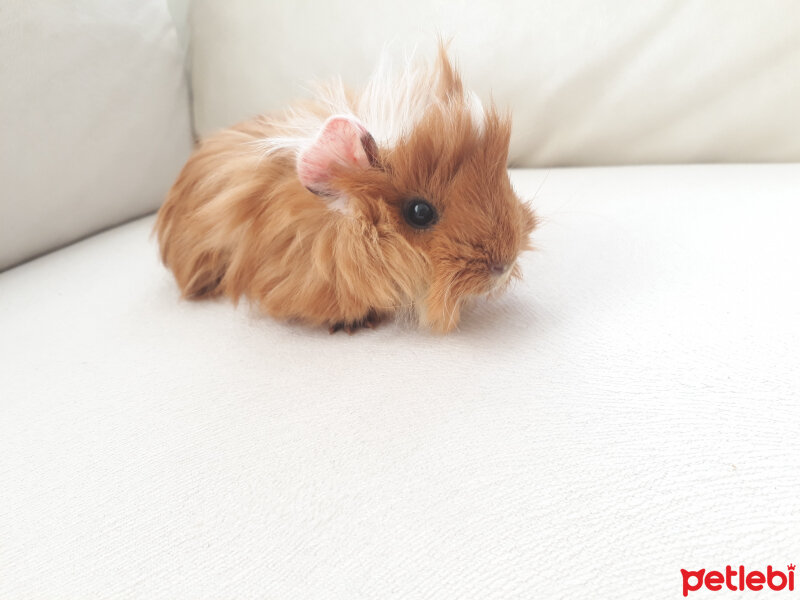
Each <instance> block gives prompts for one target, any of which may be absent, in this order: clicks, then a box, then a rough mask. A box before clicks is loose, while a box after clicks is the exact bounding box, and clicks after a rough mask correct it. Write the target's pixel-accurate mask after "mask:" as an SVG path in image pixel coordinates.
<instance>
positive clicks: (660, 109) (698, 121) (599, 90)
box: [192, 0, 800, 166]
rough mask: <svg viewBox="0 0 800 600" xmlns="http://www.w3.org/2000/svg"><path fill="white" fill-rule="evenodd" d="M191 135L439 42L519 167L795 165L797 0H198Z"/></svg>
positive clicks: (799, 80) (799, 138)
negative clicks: (502, 126)
mask: <svg viewBox="0 0 800 600" xmlns="http://www.w3.org/2000/svg"><path fill="white" fill-rule="evenodd" d="M193 8H194V10H193V15H192V16H193V18H192V38H193V39H192V44H193V48H194V62H193V88H194V114H195V125H196V128H197V129H198V131H199V132H201V133H208V132H209V131H211V130H214V129H216V128H219V127H223V126H227V125H230V124H232V123H234V122H236V121H239V120H241V119H244V118H248V117H250V116H252V115H254V114H256V113H259V112H263V111H273V110H278V109H283V108H284V107H285V106H286V105H287V103H289V102H290V101H292V100H293V99H294V98H296V97H298V96H302V95H304V86H305V85H306V84H307V82H308V81H309V80H313V79H316V78H320V77H322V78H325V77H333V76H338V75H342V76H343V77H344V79H345V81H346V82H350V83H351V84H353V85H357V84H359V83H361V82H362V81H363V80H364V79H365V78H366V76H367V74H368V73H369V72H370V70H371V69H372V68H374V66H375V63H376V61H377V58H378V55H379V54H380V52H381V49H382V48H383V46H384V45H385V44H387V42H388V45H389V52H390V54H394V55H401V54H402V53H403V52H404V51H405V50H407V49H408V48H411V47H413V46H415V45H418V47H419V54H420V55H422V56H432V51H431V50H432V46H433V41H434V39H435V35H436V32H439V33H441V34H442V35H443V36H444V37H452V38H453V44H452V54H453V56H454V57H456V58H457V59H458V60H459V61H460V63H461V64H462V66H463V68H464V71H465V74H466V79H467V82H468V83H469V84H470V85H471V86H473V87H475V88H476V90H477V91H478V92H479V94H480V95H481V96H482V97H483V98H484V99H488V98H489V97H490V96H492V97H494V99H495V100H496V101H497V102H498V103H499V104H500V105H503V106H508V107H510V108H512V109H513V114H514V123H515V128H514V132H513V139H512V146H511V156H510V158H511V162H512V164H515V165H517V166H536V165H592V164H639V163H661V162H726V161H731V162H763V161H800V110H798V109H797V107H798V106H800V77H799V76H798V73H800V52H798V42H797V40H798V39H800V4H798V3H797V2H796V1H795V0H771V1H769V2H752V1H751V0H727V1H725V2H708V1H706V0H691V1H688V2H679V3H675V2H668V3H658V2H638V3H631V2H628V1H627V0H598V1H595V2H586V1H584V0H559V1H557V2H554V1H552V0H533V1H532V0H509V1H506V2H503V3H502V4H498V3H497V2H490V1H488V0H480V1H476V2H458V3H453V2H449V1H446V0H406V1H404V2H386V3H381V4H380V5H379V6H378V5H376V3H375V2H374V1H371V0H329V1H327V2H319V3H315V4H314V5H313V9H311V8H310V5H309V4H308V3H305V2H291V3H290V2H262V1H261V0H229V1H227V2H217V1H215V0H196V1H195V2H194V7H193Z"/></svg>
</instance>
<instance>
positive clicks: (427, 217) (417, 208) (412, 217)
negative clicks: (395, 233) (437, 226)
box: [403, 198, 437, 229]
mask: <svg viewBox="0 0 800 600" xmlns="http://www.w3.org/2000/svg"><path fill="white" fill-rule="evenodd" d="M403 216H404V217H405V219H406V223H408V224H409V225H411V226H412V227H416V228H417V229H425V228H427V227H430V226H431V225H433V224H434V223H436V217H437V215H436V209H435V208H433V205H432V204H431V203H430V202H428V201H427V200H423V199H422V198H412V199H411V200H409V201H408V202H406V205H405V208H403Z"/></svg>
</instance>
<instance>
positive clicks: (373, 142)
mask: <svg viewBox="0 0 800 600" xmlns="http://www.w3.org/2000/svg"><path fill="white" fill-rule="evenodd" d="M510 130H511V124H510V119H509V117H508V116H506V115H503V114H501V113H500V112H499V111H498V110H497V109H496V108H495V107H494V106H490V107H489V108H484V107H483V106H482V105H481V103H480V101H479V100H478V99H477V96H475V94H474V93H471V92H469V91H468V90H465V89H464V87H463V85H462V82H461V78H460V76H459V74H458V72H457V71H456V70H455V69H454V67H453V65H452V64H451V63H450V61H449V59H448V57H447V54H446V52H445V50H444V48H443V47H441V46H440V48H439V53H438V57H437V59H436V60H435V61H434V62H433V64H431V65H416V66H414V65H409V66H407V67H406V68H405V69H404V70H403V71H401V72H400V73H399V74H398V75H397V76H396V77H395V76H392V75H391V74H390V73H388V72H387V69H386V68H383V67H379V68H378V70H377V71H376V73H375V74H374V75H373V77H372V79H371V80H370V82H369V83H368V84H367V85H366V87H365V88H364V89H363V91H361V92H360V93H352V92H350V91H349V90H347V89H345V88H344V87H343V86H342V85H341V83H334V84H329V85H323V86H320V87H319V89H318V90H317V94H316V97H315V98H314V99H313V100H310V101H307V102H305V103H301V104H298V105H296V106H294V107H293V108H291V109H289V110H288V111H287V112H285V113H284V114H283V115H279V116H258V117H256V118H254V119H252V120H250V121H246V122H244V123H241V124H239V125H237V126H235V127H233V128H231V129H227V130H225V131H221V132H219V133H217V134H215V135H212V136H210V137H208V138H206V139H204V140H202V141H201V142H200V143H199V145H198V146H197V148H196V149H195V151H194V153H193V154H192V156H191V157H190V158H189V160H188V162H187V163H186V165H185V166H184V168H183V171H182V172H181V173H180V176H179V177H178V179H177V181H176V182H175V184H174V185H173V187H172V189H171V190H170V192H169V195H168V197H167V199H166V201H165V203H164V205H163V206H162V208H161V210H160V211H159V213H158V219H157V221H156V225H155V231H156V233H157V236H158V241H159V244H160V247H161V256H162V259H163V261H164V264H165V265H167V266H168V267H169V268H170V269H172V271H173V273H174V274H175V278H176V280H177V282H178V285H179V286H180V288H181V290H182V292H183V295H184V297H188V298H204V297H209V296H216V295H220V294H224V295H226V296H228V297H230V298H232V299H233V300H234V301H236V300H238V299H239V298H240V297H241V296H245V297H246V298H248V299H249V300H250V301H251V302H253V303H255V304H257V305H258V306H259V307H260V308H261V309H262V310H263V311H264V312H266V313H268V314H270V315H272V316H274V317H276V318H281V319H292V320H297V321H302V322H305V323H308V324H311V325H316V326H320V325H325V326H328V327H329V328H330V330H331V332H333V331H336V330H338V329H344V330H346V331H348V332H352V331H353V330H355V329H358V328H359V327H370V326H373V325H374V324H376V323H377V322H379V321H380V320H382V319H384V318H386V317H389V316H392V315H394V314H395V313H397V312H398V311H401V310H403V311H408V312H409V313H410V314H411V315H412V316H413V318H414V320H415V321H416V322H419V323H420V324H422V325H423V326H427V327H430V328H431V329H433V330H434V331H439V332H447V331H450V330H452V329H453V328H454V327H456V326H457V325H458V323H459V318H460V313H461V308H462V306H463V303H464V301H465V300H466V299H468V298H470V297H473V296H481V295H490V294H492V293H494V292H499V291H501V290H503V289H504V288H505V287H506V286H507V284H508V282H509V281H510V279H511V278H514V277H519V275H520V273H519V267H518V266H517V263H516V261H517V257H518V255H519V254H520V252H521V251H523V250H527V249H530V246H529V235H530V233H531V232H532V231H533V229H534V227H535V225H536V219H535V217H534V213H533V211H532V210H531V209H530V207H529V206H528V205H527V204H525V203H523V202H522V201H520V199H519V198H518V197H517V196H516V194H515V193H514V191H513V190H512V188H511V184H510V182H509V179H508V173H507V170H506V161H507V155H508V145H509V136H510Z"/></svg>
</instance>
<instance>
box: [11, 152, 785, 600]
mask: <svg viewBox="0 0 800 600" xmlns="http://www.w3.org/2000/svg"><path fill="white" fill-rule="evenodd" d="M513 180H514V182H515V184H516V186H517V188H518V190H519V191H520V192H521V193H522V195H524V196H527V197H529V198H530V197H533V196H534V195H535V194H536V192H537V190H538V195H536V199H535V204H536V206H537V207H538V208H539V210H540V213H541V216H542V217H543V223H542V226H541V228H540V230H539V231H538V232H537V233H536V235H535V240H536V245H537V246H538V248H539V250H538V251H537V252H535V253H531V254H528V255H527V256H525V258H524V259H523V265H522V266H523V270H524V274H525V279H524V280H523V281H522V282H521V283H519V284H518V285H516V287H514V288H513V290H512V292H511V293H510V294H508V295H507V296H505V297H503V298H501V299H499V300H497V301H495V302H483V303H480V304H478V305H477V306H476V308H474V309H473V310H471V311H470V312H469V313H468V314H467V315H466V316H465V318H464V320H463V322H462V327H461V329H460V330H459V331H457V332H455V333H453V334H451V335H449V336H446V337H440V336H435V335H431V334H426V333H424V332H418V331H414V330H408V329H403V328H400V327H397V326H394V325H387V326H384V327H381V328H379V329H377V330H376V331H366V332H361V333H358V334H356V335H353V336H352V337H351V336H347V335H344V334H337V335H333V336H331V335H329V334H328V333H327V331H323V330H316V329H307V328H304V327H300V326H295V325H287V324H283V323H277V322H275V321H273V320H271V319H269V318H262V317H259V316H257V315H256V314H255V313H254V312H251V311H250V310H248V309H247V308H246V307H244V306H240V308H239V309H235V308H234V307H233V306H232V305H231V304H230V303H229V302H227V301H211V302H209V301H206V302H196V303H193V302H186V301H180V300H179V299H178V290H177V288H176V286H175V283H174V282H173V280H172V278H171V276H170V275H169V273H167V272H166V271H165V270H164V269H163V267H162V266H161V265H160V264H159V262H158V259H157V252H156V248H155V247H154V244H153V242H152V241H149V240H148V235H149V232H150V228H151V226H152V219H151V218H147V219H144V220H141V221H137V222H135V223H132V224H130V225H126V226H124V227H120V228H118V229H115V230H112V231H109V232H106V233H103V234H100V235H98V236H96V237H93V238H91V239H89V240H86V241H85V242H81V243H79V244H77V245H74V246H71V247H69V248H66V249H64V250H61V251H59V252H56V253H53V254H50V255H48V256H45V257H43V258H41V259H39V260H35V261H33V262H30V263H28V264H26V265H22V266H20V267H17V268H16V269H12V270H10V271H7V272H5V273H3V274H0V298H2V307H3V310H2V311H0V331H1V332H2V335H0V365H2V367H1V368H2V377H0V491H1V492H0V495H1V496H2V503H1V506H0V540H2V543H0V573H2V576H0V597H1V598H3V599H4V600H16V599H20V598H54V597H65V596H69V597H73V598H97V597H103V598H147V599H149V600H156V599H160V598H164V599H179V598H187V599H188V598H280V599H282V600H289V599H294V598H296V599H299V600H306V599H308V598H342V599H347V600H350V599H354V598H420V597H425V598H428V597H429V598H475V599H481V600H486V599H498V600H499V599H502V600H506V599H508V598H557V597H558V598H561V597H564V598H588V597H593V598H620V599H631V600H632V599H637V600H638V599H641V598H679V597H682V596H681V595H680V594H681V576H680V569H681V568H686V569H700V568H709V569H711V568H720V567H721V568H723V569H724V566H725V564H727V563H730V564H734V565H738V564H740V563H741V564H744V565H746V566H747V567H748V569H757V568H765V567H766V565H767V564H772V565H783V568H784V569H785V565H786V562H783V561H790V560H791V561H794V562H796V561H797V559H798V550H800V548H798V545H797V544H798V540H800V521H798V519H797V490H798V489H800V462H798V459H797V457H798V456H800V435H799V434H800V431H798V423H799V422H800V404H799V403H798V401H797V400H798V397H800V370H799V369H798V368H797V357H798V356H800V313H799V312H798V311H799V310H800V309H798V306H800V301H799V299H800V280H798V277H797V274H798V272H800V237H798V236H797V223H798V222H800V204H798V203H797V202H796V200H797V198H796V195H797V190H798V189H799V188H800V165H773V166H727V167H726V166H717V167H708V166H690V167H652V168H651V167H647V168H644V167H640V168H613V169H612V168H604V169H578V170H551V171H519V172H515V173H514V174H513ZM698 597H701V596H700V595H698Z"/></svg>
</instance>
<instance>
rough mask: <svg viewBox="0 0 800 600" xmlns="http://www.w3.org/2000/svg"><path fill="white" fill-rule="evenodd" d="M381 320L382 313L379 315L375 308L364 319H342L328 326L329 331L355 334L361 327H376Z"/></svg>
mask: <svg viewBox="0 0 800 600" xmlns="http://www.w3.org/2000/svg"><path fill="white" fill-rule="evenodd" d="M380 322H381V317H380V315H378V313H376V312H375V311H374V310H371V311H369V312H368V313H367V315H366V316H365V317H364V318H363V319H359V320H358V321H350V322H346V321H340V322H339V323H334V324H333V325H331V326H330V327H329V328H328V331H329V332H330V333H336V332H337V331H346V332H347V333H349V334H350V335H353V334H354V333H355V332H356V331H358V330H359V329H374V328H375V327H377V326H378V324H379V323H380Z"/></svg>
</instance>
